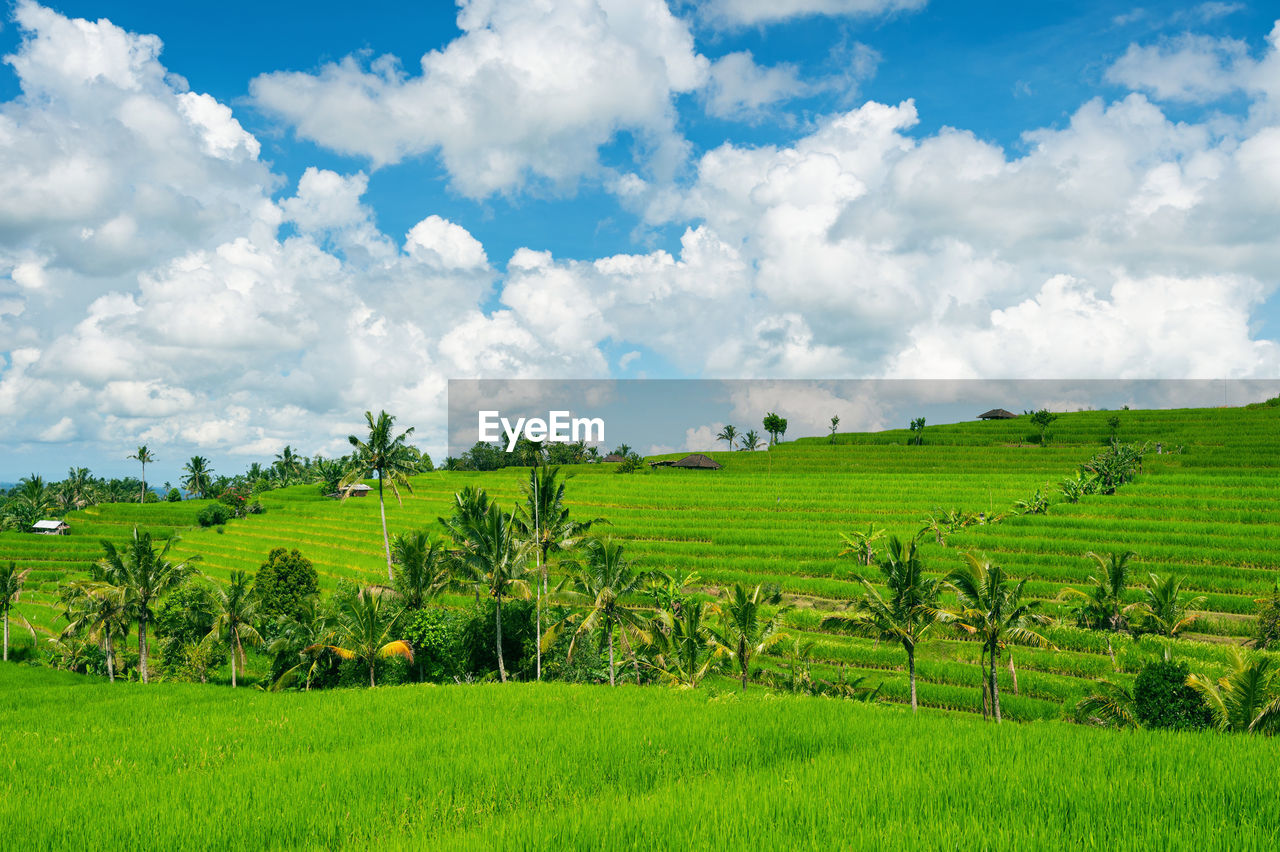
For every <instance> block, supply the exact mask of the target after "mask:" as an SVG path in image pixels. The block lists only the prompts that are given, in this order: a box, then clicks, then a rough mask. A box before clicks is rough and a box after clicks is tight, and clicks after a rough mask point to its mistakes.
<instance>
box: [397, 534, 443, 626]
mask: <svg viewBox="0 0 1280 852" xmlns="http://www.w3.org/2000/svg"><path fill="white" fill-rule="evenodd" d="M391 555H392V558H393V559H394V560H395V564H396V573H395V588H396V591H397V592H399V593H400V596H401V597H402V598H403V599H404V605H405V609H408V610H417V609H422V607H423V605H424V604H426V602H427V601H428V600H430V599H431V598H434V597H435V596H436V595H438V594H439V593H440V592H441V591H442V590H443V589H444V588H445V587H446V586H448V585H449V582H450V579H451V575H450V572H449V565H448V556H449V553H448V551H447V550H446V549H445V546H444V542H442V541H441V540H440V539H438V538H436V537H434V536H432V535H431V534H430V533H429V532H428V531H427V530H414V531H413V532H409V533H400V534H398V535H396V537H395V538H394V539H393V540H392V542H391Z"/></svg>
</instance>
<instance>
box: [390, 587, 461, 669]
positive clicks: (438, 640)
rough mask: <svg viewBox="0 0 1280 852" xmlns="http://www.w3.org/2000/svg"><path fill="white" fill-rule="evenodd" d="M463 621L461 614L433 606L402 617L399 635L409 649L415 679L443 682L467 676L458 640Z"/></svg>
mask: <svg viewBox="0 0 1280 852" xmlns="http://www.w3.org/2000/svg"><path fill="white" fill-rule="evenodd" d="M467 622H468V618H467V617H466V616H465V615H463V614H462V613H459V612H457V611H456V610H450V609H444V608H442V607H437V606H428V607H424V608H422V609H418V610H413V611H410V612H408V613H406V614H405V618H404V622H403V624H402V625H401V629H400V632H401V634H403V636H404V638H405V640H406V641H407V642H408V643H409V644H410V645H412V646H413V665H412V667H411V668H412V671H413V672H414V676H415V678H416V679H417V680H420V681H428V682H431V683H444V682H449V681H452V680H453V679H454V678H455V677H461V676H463V675H465V674H466V673H467V672H466V670H464V665H463V661H464V659H465V657H464V655H463V641H462V640H463V631H464V629H465V627H466V625H467Z"/></svg>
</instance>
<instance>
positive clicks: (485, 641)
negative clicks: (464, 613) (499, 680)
mask: <svg viewBox="0 0 1280 852" xmlns="http://www.w3.org/2000/svg"><path fill="white" fill-rule="evenodd" d="M494 609H495V604H494V602H493V600H492V599H489V600H486V601H484V602H483V603H482V604H481V605H480V606H479V607H477V608H476V609H474V610H472V615H471V617H470V618H468V619H467V621H466V623H465V624H464V625H463V628H462V636H461V642H462V654H461V656H460V657H459V662H461V663H462V665H463V667H464V669H465V672H466V673H467V674H470V675H472V676H474V677H476V678H481V677H484V676H486V675H489V674H496V673H497V671H498V653H497V651H496V650H495V649H494V645H495V642H494V639H495V638H496V637H495V633H494V624H493V621H494ZM535 622H536V609H535V606H534V602H533V601H521V600H512V599H510V598H507V599H504V600H503V602H502V660H503V662H504V663H505V664H506V667H507V676H508V677H516V678H521V677H530V678H531V677H532V674H533V669H534V655H535V654H536V653H537V652H536V650H535V648H534V644H533V643H534V642H535V641H536V634H537V629H536V624H535ZM544 626H545V625H544Z"/></svg>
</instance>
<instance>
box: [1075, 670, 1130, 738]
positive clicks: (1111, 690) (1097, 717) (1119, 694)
mask: <svg viewBox="0 0 1280 852" xmlns="http://www.w3.org/2000/svg"><path fill="white" fill-rule="evenodd" d="M1075 713H1076V719H1077V720H1078V721H1080V722H1084V723H1086V724H1090V725H1098V726H1100V727H1104V728H1137V727H1140V725H1139V722H1138V715H1137V712H1136V710H1135V709H1134V705H1133V693H1131V692H1130V691H1129V690H1128V689H1127V688H1126V687H1125V686H1123V685H1122V684H1118V683H1112V682H1111V681H1108V680H1103V681H1099V682H1098V683H1097V684H1096V685H1095V691H1094V692H1092V693H1090V694H1089V695H1086V696H1085V697H1084V698H1081V699H1080V700H1079V701H1078V702H1076V710H1075Z"/></svg>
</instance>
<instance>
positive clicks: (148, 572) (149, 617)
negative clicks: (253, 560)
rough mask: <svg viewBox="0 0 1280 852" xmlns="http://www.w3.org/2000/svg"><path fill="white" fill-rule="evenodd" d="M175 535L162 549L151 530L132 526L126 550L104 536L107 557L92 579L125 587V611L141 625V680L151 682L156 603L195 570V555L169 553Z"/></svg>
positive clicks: (103, 544)
mask: <svg viewBox="0 0 1280 852" xmlns="http://www.w3.org/2000/svg"><path fill="white" fill-rule="evenodd" d="M173 542H174V539H172V538H170V539H168V540H166V541H165V543H164V546H163V547H162V548H161V549H160V550H158V551H157V550H156V549H155V547H154V546H153V545H152V543H151V533H149V532H138V528H137V527H134V528H133V539H132V540H131V541H130V542H128V544H127V545H126V546H125V549H124V551H123V552H121V551H120V550H118V549H117V548H116V546H115V545H114V544H112V543H111V542H109V541H107V540H106V539H103V540H102V550H103V552H104V554H105V555H104V557H103V558H102V560H101V561H99V562H98V564H97V565H96V566H94V568H93V570H92V573H93V579H95V580H99V581H103V582H107V583H110V584H111V585H113V586H119V587H121V588H123V589H124V593H125V601H126V611H127V612H128V615H129V617H130V619H131V620H133V621H135V622H137V625H138V672H139V674H141V676H142V682H143V683H148V682H150V675H149V672H148V669H147V650H148V648H147V626H148V625H149V624H150V623H151V622H152V621H154V620H155V611H154V609H153V607H154V606H155V605H156V603H157V602H158V601H159V599H160V597H161V596H162V595H165V594H167V593H168V592H170V591H173V590H174V589H176V588H178V586H180V585H182V584H183V583H184V582H186V581H187V579H188V578H190V577H191V576H192V575H193V574H194V573H196V571H195V568H194V567H193V566H192V565H191V563H192V562H194V561H195V560H197V559H199V558H200V557H198V556H193V557H191V558H190V559H184V560H183V561H181V562H171V561H170V560H169V559H168V558H167V557H168V555H169V548H170V547H172V546H173Z"/></svg>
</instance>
